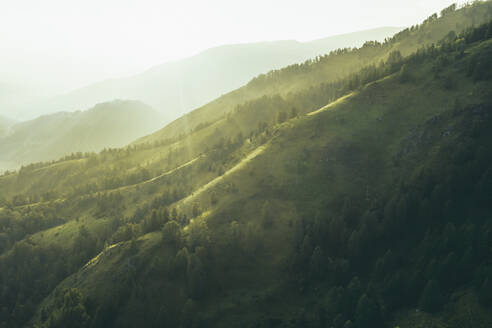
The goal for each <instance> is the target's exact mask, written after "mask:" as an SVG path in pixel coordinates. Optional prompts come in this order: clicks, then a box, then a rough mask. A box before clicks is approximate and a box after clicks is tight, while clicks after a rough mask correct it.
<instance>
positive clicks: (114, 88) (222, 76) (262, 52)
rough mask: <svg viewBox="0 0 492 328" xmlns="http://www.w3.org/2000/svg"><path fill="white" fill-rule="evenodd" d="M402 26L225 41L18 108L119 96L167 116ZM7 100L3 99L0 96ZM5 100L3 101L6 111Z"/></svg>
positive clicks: (52, 107)
mask: <svg viewBox="0 0 492 328" xmlns="http://www.w3.org/2000/svg"><path fill="white" fill-rule="evenodd" d="M398 30H400V28H398V27H382V28H377V29H371V30H366V31H361V32H355V33H350V34H343V35H337V36H332V37H328V38H324V39H319V40H315V41H310V42H298V41H294V40H288V41H272V42H260V43H248V44H234V45H225V46H220V47H216V48H212V49H208V50H206V51H203V52H202V53H199V54H198V55H195V56H192V57H189V58H186V59H183V60H178V61H173V62H168V63H165V64H162V65H158V66H155V67H152V68H151V69H149V70H147V71H145V72H143V73H141V74H138V75H134V76H131V77H124V78H118V79H111V80H106V81H102V82H99V83H96V84H92V85H89V86H87V87H84V88H81V89H77V90H75V91H73V92H70V93H67V94H63V95H60V96H57V97H54V98H50V99H47V100H44V101H42V102H31V103H30V104H29V105H23V106H21V107H20V108H17V109H16V112H17V115H18V116H19V117H35V116H37V115H40V114H46V113H53V112H58V111H73V110H80V109H84V108H89V107H91V106H94V105H95V104H97V103H100V102H105V101H111V100H114V99H138V100H141V101H143V102H145V103H147V104H149V105H151V106H152V107H154V108H155V109H156V110H158V111H160V112H161V113H162V114H163V115H164V117H165V119H166V120H167V121H170V120H172V119H175V118H177V117H179V116H181V115H182V114H184V113H186V112H189V111H190V110H192V109H194V108H196V107H199V106H201V105H204V104H205V103H207V102H209V101H211V100H213V99H215V98H217V97H219V96H221V95H222V94H224V93H227V92H229V91H231V90H234V89H236V88H238V87H240V86H242V85H244V84H245V83H246V82H248V81H249V80H250V79H251V78H253V77H254V76H256V75H258V74H260V73H265V72H267V71H269V70H272V69H278V68H281V67H284V66H286V65H289V64H293V63H298V62H303V61H305V60H307V59H309V58H313V57H315V56H317V55H322V54H325V53H328V52H330V51H332V50H335V49H338V48H345V47H356V46H361V45H362V44H363V43H364V42H365V41H367V40H383V39H385V38H386V37H390V36H391V35H393V34H394V33H395V32H396V31H398ZM0 100H1V99H0ZM1 106H2V104H1V103H0V112H1V110H2V108H1Z"/></svg>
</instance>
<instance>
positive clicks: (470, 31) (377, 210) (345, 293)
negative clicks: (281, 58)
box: [0, 2, 492, 328]
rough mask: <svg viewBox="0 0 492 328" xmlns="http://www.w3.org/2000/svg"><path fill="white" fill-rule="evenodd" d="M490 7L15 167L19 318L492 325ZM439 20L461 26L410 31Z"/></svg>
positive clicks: (15, 310)
mask: <svg viewBox="0 0 492 328" xmlns="http://www.w3.org/2000/svg"><path fill="white" fill-rule="evenodd" d="M489 8H491V3H490V2H484V3H475V4H473V5H468V6H465V7H464V8H461V9H459V10H457V11H455V8H453V7H451V8H448V9H447V10H445V11H444V12H443V13H442V15H440V16H439V17H434V16H432V17H431V18H429V19H428V20H427V21H426V23H424V24H423V25H419V27H417V28H415V27H414V28H413V30H412V29H410V30H408V31H407V32H403V34H401V35H400V34H398V35H400V36H398V35H397V36H395V37H394V38H392V39H391V40H393V41H391V40H389V41H387V42H386V43H385V44H382V45H379V46H374V47H375V48H374V49H379V48H381V49H386V48H388V49H391V50H384V52H383V51H382V50H381V53H379V55H378V56H380V59H381V60H382V61H379V60H380V59H378V63H377V65H373V63H372V62H366V63H365V64H364V65H362V63H361V64H360V67H359V69H358V70H354V71H350V72H345V75H344V77H340V76H338V77H331V78H329V77H327V78H326V79H325V78H322V76H325V75H324V74H326V76H330V74H329V73H328V70H326V71H325V72H324V73H323V67H324V66H322V65H325V64H326V63H328V62H330V61H331V60H335V59H337V58H338V59H340V58H349V57H350V56H354V57H355V56H356V54H357V52H358V51H361V50H360V49H359V50H351V51H339V52H338V54H337V53H334V54H331V55H328V56H327V57H326V58H325V59H318V60H316V61H315V62H312V63H306V64H305V66H304V65H301V66H299V67H300V68H302V69H300V72H299V73H295V74H292V73H290V72H291V70H292V68H286V69H284V70H281V71H279V72H272V73H271V74H269V75H268V76H263V77H258V78H257V79H255V80H253V81H252V82H250V84H248V85H247V86H245V87H244V88H242V89H239V90H237V91H235V93H232V94H230V95H227V96H225V98H221V99H218V100H217V101H216V102H213V103H211V104H209V105H207V106H205V107H203V108H201V109H198V111H197V112H193V113H192V114H190V115H188V116H187V117H185V118H183V119H182V120H178V121H176V122H175V123H174V124H171V125H170V126H168V127H166V128H164V129H163V130H161V131H159V132H158V133H156V134H154V135H151V136H149V137H147V138H145V139H143V142H136V143H134V144H132V145H130V146H128V147H125V148H112V149H106V150H104V151H102V152H100V153H99V154H86V155H81V156H73V157H70V158H66V159H61V160H58V161H56V162H55V163H37V164H32V165H29V166H25V167H23V168H22V169H21V170H19V171H18V172H14V173H9V174H4V175H3V176H2V177H0V254H1V255H0V304H1V308H0V323H1V324H2V325H3V326H5V327H22V326H26V327H71V326H78V327H137V326H141V327H336V328H341V327H344V328H349V327H357V328H362V327H402V328H407V327H408V328H410V327H412V328H413V327H466V326H472V327H484V328H485V327H490V326H491V325H492V315H491V313H492V311H491V307H492V298H491V295H492V283H491V282H492V262H491V260H490V258H491V257H490V255H491V254H490V252H491V249H492V220H491V219H492V218H491V213H492V208H491V206H492V199H491V198H490V195H492V190H491V187H492V166H491V163H492V161H491V160H492V157H491V156H492V155H491V154H492V142H491V140H492V135H491V133H492V132H491V131H492V129H491V126H492V93H491V90H492V21H491V20H490V14H491V11H490V9H489ZM441 16H442V17H441ZM463 17H466V19H465V18H463ZM473 17H475V18H473ZM486 17H488V18H489V20H488V21H486V22H483V24H476V25H475V26H474V27H470V26H468V27H467V25H465V22H469V21H470V22H471V20H473V19H475V20H478V19H479V18H480V20H485V18H486ZM451 18H453V20H451ZM458 18H459V19H463V21H460V22H461V23H460V24H463V25H461V26H460V28H461V29H464V31H462V32H459V33H458V32H455V33H451V30H450V29H449V26H450V24H451V23H449V22H450V21H452V22H454V23H453V24H454V25H452V26H451V27H452V29H455V28H456V27H457V26H456V22H457V19H458ZM441 24H442V25H441ZM430 26H432V30H430V28H431V27H430ZM446 29H448V30H447V31H446ZM422 31H427V32H429V31H434V32H435V33H436V35H437V34H442V35H443V38H441V39H440V40H435V43H433V42H431V40H428V41H425V40H423V41H422V44H420V45H418V44H415V45H413V46H414V47H415V51H413V52H412V51H411V50H410V48H405V47H407V46H408V47H410V46H409V44H411V42H410V41H409V40H415V41H412V42H416V43H418V42H417V40H418V36H419V33H423V32H422ZM414 38H415V39H414ZM404 45H406V46H404ZM364 48H367V49H369V48H371V47H369V46H366V47H363V48H361V49H364ZM405 49H407V50H405ZM378 51H379V50H378ZM346 56H349V57H346ZM330 58H331V59H330ZM317 65H318V66H317ZM333 65H334V64H333ZM334 66H335V65H334ZM334 66H333V67H334ZM337 66H340V65H337ZM326 67H328V66H326ZM347 67H348V66H347ZM295 76H297V77H298V79H296V78H295ZM289 81H299V83H298V84H297V85H296V86H293V87H292V89H291V90H290V92H283V91H282V90H281V89H283V87H282V88H280V86H287V85H290V83H289ZM306 81H318V82H319V83H318V82H306ZM255 84H258V85H263V86H264V87H262V88H261V89H262V90H266V94H264V93H262V92H260V91H257V94H256V95H255V96H253V94H254V92H253V91H252V90H254V89H253V88H256V87H255ZM250 88H251V89H250ZM276 88H280V89H278V90H277V89H276ZM244 90H249V91H247V92H248V93H249V92H251V94H250V96H248V97H246V96H245V97H244V98H241V99H242V100H241V101H240V100H238V99H240V97H239V96H238V95H244V92H246V91H244ZM269 90H277V91H275V92H273V91H269ZM231 97H237V98H235V100H234V101H232V100H231V104H232V103H234V106H233V107H229V105H228V106H224V107H220V106H218V105H217V104H221V103H226V100H224V99H232V98H231ZM241 97H242V96H241ZM214 106H218V107H214ZM220 108H228V109H227V110H225V109H224V110H222V109H220ZM195 113H196V114H195ZM205 114H207V115H205ZM201 115H204V116H201ZM214 115H216V116H215V117H214ZM205 117H209V118H210V119H209V120H206V119H205ZM194 120H195V121H194ZM186 122H187V123H186ZM181 124H183V125H184V124H189V127H187V128H178V127H179V126H180V125H181Z"/></svg>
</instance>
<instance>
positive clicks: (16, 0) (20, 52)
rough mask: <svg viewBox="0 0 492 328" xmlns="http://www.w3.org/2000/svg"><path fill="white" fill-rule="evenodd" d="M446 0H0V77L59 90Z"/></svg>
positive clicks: (380, 21)
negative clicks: (212, 50) (212, 49)
mask: <svg viewBox="0 0 492 328" xmlns="http://www.w3.org/2000/svg"><path fill="white" fill-rule="evenodd" d="M453 2H456V1H449V0H371V1H367V0H344V1H330V0H303V1H300V0H247V1H233V0H180V1H166V0H163V1H157V0H0V82H11V81H15V82H16V83H19V84H23V83H24V84H32V85H35V86H38V85H43V86H44V87H45V88H46V89H50V88H51V89H52V90H55V89H56V90H62V89H64V90H63V91H66V90H68V89H72V88H76V87H80V86H83V85H86V84H89V83H92V82H96V81H99V80H102V79H106V78H110V77H119V76H122V75H127V74H133V73H138V72H140V71H142V70H145V69H147V68H149V67H151V66H153V65H156V64H161V63H163V62H166V61H169V60H174V59H179V58H183V57H187V56H190V55H193V54H195V53H197V52H199V51H201V50H204V49H207V48H210V47H213V46H217V45H222V44H229V43H243V42H255V41H266V40H285V39H295V40H299V41H307V40H312V39H317V38H323V37H327V36H331V35H336V34H342V33H348V32H353V31H359V30H364V29H369V28H375V27H381V26H409V25H413V24H415V23H419V22H421V21H422V20H423V19H425V18H426V17H427V16H429V15H431V14H432V13H434V12H439V11H440V10H441V9H443V8H444V7H447V6H449V5H450V4H452V3H453Z"/></svg>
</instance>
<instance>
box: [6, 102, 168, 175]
mask: <svg viewBox="0 0 492 328" xmlns="http://www.w3.org/2000/svg"><path fill="white" fill-rule="evenodd" d="M160 122H161V118H160V116H159V114H158V113H157V112H155V111H154V110H153V109H152V108H150V107H149V106H147V105H145V104H143V103H141V102H138V101H113V102H110V103H102V104H98V105H96V106H94V107H93V108H91V109H89V110H86V111H77V112H72V113H70V112H60V113H55V114H51V115H45V116H41V117H39V118H37V119H34V120H31V121H26V122H20V123H17V124H10V125H9V132H8V134H6V133H4V135H3V136H2V137H0V154H1V155H0V162H2V163H5V164H4V167H3V168H4V169H11V168H16V167H19V166H21V165H26V164H29V163H32V162H39V161H48V160H55V159H58V158H60V157H62V156H66V155H71V154H73V153H83V152H98V151H100V150H102V149H103V148H108V147H122V146H124V145H126V144H127V143H129V142H131V141H133V140H135V138H138V137H140V136H142V135H145V134H147V133H149V132H152V131H154V130H155V129H157V128H158V127H159V126H160ZM0 168H1V167H0Z"/></svg>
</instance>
